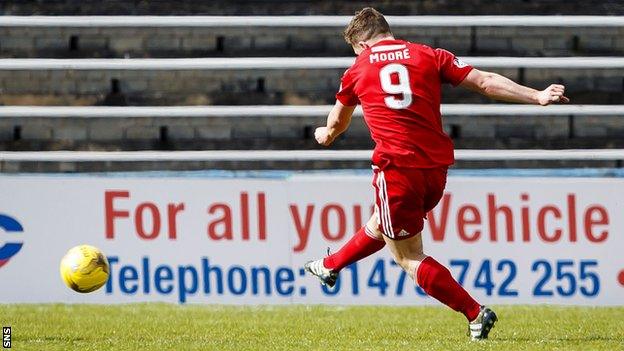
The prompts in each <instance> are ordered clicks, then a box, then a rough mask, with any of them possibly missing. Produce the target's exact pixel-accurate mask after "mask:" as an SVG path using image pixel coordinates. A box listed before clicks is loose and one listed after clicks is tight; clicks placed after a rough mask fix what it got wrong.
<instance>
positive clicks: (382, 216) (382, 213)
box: [376, 171, 392, 235]
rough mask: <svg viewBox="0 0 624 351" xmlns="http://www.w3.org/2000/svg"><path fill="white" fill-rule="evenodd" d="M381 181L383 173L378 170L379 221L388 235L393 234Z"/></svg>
mask: <svg viewBox="0 0 624 351" xmlns="http://www.w3.org/2000/svg"><path fill="white" fill-rule="evenodd" d="M381 181H382V173H381V171H379V172H377V180H376V184H377V197H378V198H379V202H380V206H379V223H380V224H381V226H382V229H383V230H382V231H383V232H384V234H386V235H392V234H391V233H392V232H388V221H387V219H386V206H385V199H384V194H383V188H382V185H381Z"/></svg>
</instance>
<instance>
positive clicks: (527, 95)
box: [460, 69, 570, 106]
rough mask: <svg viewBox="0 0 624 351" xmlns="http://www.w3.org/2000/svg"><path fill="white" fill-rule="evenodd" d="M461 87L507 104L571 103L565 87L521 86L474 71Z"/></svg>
mask: <svg viewBox="0 0 624 351" xmlns="http://www.w3.org/2000/svg"><path fill="white" fill-rule="evenodd" d="M460 86H462V87H464V88H467V89H470V90H473V91H476V92H478V93H480V94H483V95H485V96H487V97H489V98H492V99H495V100H501V101H507V102H518V103H525V104H535V105H542V106H546V105H550V104H553V103H567V102H569V101H570V99H568V98H567V97H566V96H565V95H564V93H565V87H564V86H563V85H560V84H552V85H550V86H549V87H548V88H546V89H544V90H541V91H540V90H535V89H533V88H529V87H526V86H524V85H520V84H518V83H516V82H514V81H512V80H511V79H509V78H506V77H503V76H501V75H500V74H497V73H492V72H485V71H480V70H478V69H473V70H472V71H470V73H468V75H467V76H466V78H465V79H464V80H463V81H462V82H461V83H460Z"/></svg>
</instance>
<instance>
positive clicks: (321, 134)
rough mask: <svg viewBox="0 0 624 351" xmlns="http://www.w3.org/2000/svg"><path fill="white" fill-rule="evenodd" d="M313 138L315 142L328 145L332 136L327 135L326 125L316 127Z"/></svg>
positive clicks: (331, 140) (332, 139)
mask: <svg viewBox="0 0 624 351" xmlns="http://www.w3.org/2000/svg"><path fill="white" fill-rule="evenodd" d="M314 138H315V139H316V142H318V143H319V144H321V145H323V146H329V145H331V143H332V142H333V141H334V138H332V137H331V136H330V135H329V132H328V131H327V127H318V128H316V130H315V131H314Z"/></svg>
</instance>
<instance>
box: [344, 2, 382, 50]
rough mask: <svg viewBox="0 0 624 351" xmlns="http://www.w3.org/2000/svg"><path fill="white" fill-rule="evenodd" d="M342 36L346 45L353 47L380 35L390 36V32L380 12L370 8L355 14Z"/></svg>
mask: <svg viewBox="0 0 624 351" xmlns="http://www.w3.org/2000/svg"><path fill="white" fill-rule="evenodd" d="M343 34H344V38H345V41H346V42H347V43H349V44H351V45H355V44H357V43H358V42H360V41H366V40H369V39H371V38H374V37H376V36H378V35H380V34H385V35H392V32H391V31H390V26H389V25H388V22H387V21H386V19H385V18H384V16H383V15H382V14H381V12H379V11H377V10H375V9H374V8H372V7H365V8H363V9H361V10H360V11H358V12H356V13H355V16H353V18H352V19H351V22H349V25H348V26H347V28H345V30H344V33H343Z"/></svg>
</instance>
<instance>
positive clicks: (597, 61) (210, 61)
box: [0, 56, 624, 71]
mask: <svg viewBox="0 0 624 351" xmlns="http://www.w3.org/2000/svg"><path fill="white" fill-rule="evenodd" d="M461 59H462V60H463V61H465V62H467V63H469V64H471V65H473V66H475V67H490V68H558V69H587V68H595V69H607V68H624V57H614V56H612V57H504V56H501V57H479V56H472V57H461ZM354 60H355V58H354V57H235V58H215V57H209V58H127V59H126V58H120V59H42V58H32V59H16V58H7V59H0V70H33V71H34V70H245V69H331V68H347V67H350V66H351V65H352V64H353V62H354Z"/></svg>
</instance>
